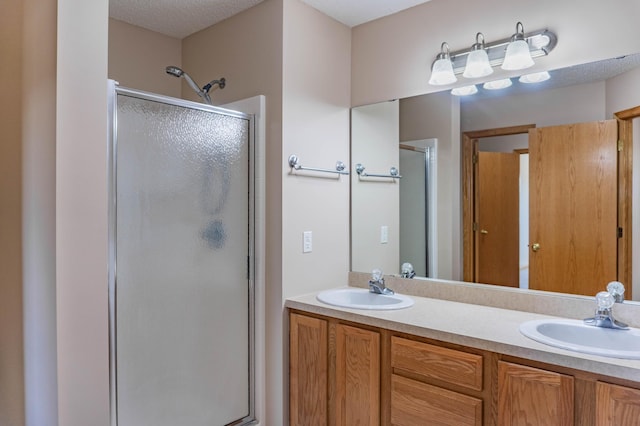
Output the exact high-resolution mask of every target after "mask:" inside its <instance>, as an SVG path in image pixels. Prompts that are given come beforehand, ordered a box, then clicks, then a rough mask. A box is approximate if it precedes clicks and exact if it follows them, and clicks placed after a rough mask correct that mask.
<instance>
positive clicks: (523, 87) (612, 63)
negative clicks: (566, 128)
mask: <svg viewBox="0 0 640 426" xmlns="http://www.w3.org/2000/svg"><path fill="white" fill-rule="evenodd" d="M638 67H640V53H636V54H633V55H626V56H622V57H620V58H612V59H606V60H603V61H596V62H590V63H587V64H582V65H574V66H572V67H568V68H561V69H557V70H553V71H549V74H550V75H551V78H550V79H549V80H547V81H543V82H542V83H536V84H523V83H520V82H518V79H517V78H513V79H511V80H512V82H513V85H512V86H511V87H509V88H507V89H502V90H485V89H483V88H482V85H478V93H476V94H475V95H472V96H468V97H462V98H461V100H462V101H463V102H466V101H470V102H473V101H476V100H481V99H489V98H495V97H500V96H504V95H515V94H520V93H527V92H532V91H538V90H547V89H557V88H560V87H566V86H572V85H574V84H585V83H594V82H598V81H604V80H607V79H609V78H612V77H615V76H617V75H620V74H622V73H624V72H627V71H630V70H632V69H634V68H638Z"/></svg>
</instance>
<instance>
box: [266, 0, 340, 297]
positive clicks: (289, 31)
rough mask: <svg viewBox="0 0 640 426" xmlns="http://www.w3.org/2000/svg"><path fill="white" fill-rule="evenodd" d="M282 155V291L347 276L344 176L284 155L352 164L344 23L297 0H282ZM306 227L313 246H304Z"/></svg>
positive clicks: (317, 163) (321, 164)
mask: <svg viewBox="0 0 640 426" xmlns="http://www.w3.org/2000/svg"><path fill="white" fill-rule="evenodd" d="M283 39H284V43H283V45H284V47H283V72H282V78H283V90H282V92H283V105H282V123H283V132H282V133H283V138H282V156H281V157H280V158H279V159H278V163H277V166H278V167H279V168H280V170H281V174H282V193H283V200H282V223H283V230H282V231H283V232H282V234H283V236H282V265H283V283H282V284H283V296H284V297H289V296H292V295H294V294H301V293H305V292H310V291H314V290H319V289H323V288H330V287H335V285H336V283H339V284H341V283H345V282H346V279H347V273H348V271H349V179H348V178H347V177H346V176H340V177H339V178H338V175H320V176H318V175H317V174H315V175H314V177H311V175H313V173H303V172H296V173H295V174H292V173H291V169H290V168H289V165H288V163H287V158H288V157H289V155H291V154H296V155H297V156H298V157H299V158H300V163H301V164H302V165H307V166H310V167H320V168H328V169H332V168H333V167H335V164H336V161H338V160H340V161H343V162H344V163H345V164H349V105H350V95H349V93H350V45H351V34H350V30H349V28H348V27H346V26H344V25H342V24H340V23H339V22H337V21H335V20H333V19H331V18H328V17H327V16H325V15H323V14H322V13H320V12H318V11H317V10H315V9H313V8H311V7H309V6H307V5H306V4H304V3H302V2H300V1H298V0H285V2H284V34H283ZM303 231H312V232H313V251H312V252H311V253H303V252H302V233H303Z"/></svg>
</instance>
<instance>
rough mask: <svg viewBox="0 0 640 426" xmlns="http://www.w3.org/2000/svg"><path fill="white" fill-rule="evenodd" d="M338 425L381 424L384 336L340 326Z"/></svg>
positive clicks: (337, 372)
mask: <svg viewBox="0 0 640 426" xmlns="http://www.w3.org/2000/svg"><path fill="white" fill-rule="evenodd" d="M335 401H336V416H335V417H336V425H343V426H352V425H367V426H378V425H379V424H380V333H378V332H375V331H371V330H364V329H361V328H358V327H353V326H350V325H344V324H337V325H336V398H335Z"/></svg>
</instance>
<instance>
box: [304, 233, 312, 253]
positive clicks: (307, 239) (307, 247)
mask: <svg viewBox="0 0 640 426" xmlns="http://www.w3.org/2000/svg"><path fill="white" fill-rule="evenodd" d="M312 249H313V235H312V234H311V231H304V232H303V233H302V252H303V253H311V250H312Z"/></svg>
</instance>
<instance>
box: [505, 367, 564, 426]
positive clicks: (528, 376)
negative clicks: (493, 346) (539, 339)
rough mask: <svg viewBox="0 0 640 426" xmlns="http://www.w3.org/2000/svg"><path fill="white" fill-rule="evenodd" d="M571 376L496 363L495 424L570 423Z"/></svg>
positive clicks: (509, 425) (511, 425)
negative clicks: (496, 418) (496, 420)
mask: <svg viewBox="0 0 640 426" xmlns="http://www.w3.org/2000/svg"><path fill="white" fill-rule="evenodd" d="M573 389H574V383H573V377H571V376H567V375H564V374H559V373H555V372H551V371H546V370H541V369H539V368H533V367H528V366H524V365H518V364H513V363H510V362H503V361H500V362H499V363H498V425H499V426H517V425H549V426H552V425H553V426H556V425H557V426H571V425H573V424H574V420H573V413H574V405H573V401H574V395H573Z"/></svg>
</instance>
